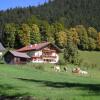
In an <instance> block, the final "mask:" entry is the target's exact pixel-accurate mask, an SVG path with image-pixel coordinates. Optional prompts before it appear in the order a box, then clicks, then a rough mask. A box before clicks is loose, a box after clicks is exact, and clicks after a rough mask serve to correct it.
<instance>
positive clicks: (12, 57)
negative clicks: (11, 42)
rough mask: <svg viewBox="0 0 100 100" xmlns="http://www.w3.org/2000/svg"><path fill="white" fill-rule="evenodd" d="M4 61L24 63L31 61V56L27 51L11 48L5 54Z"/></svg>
mask: <svg viewBox="0 0 100 100" xmlns="http://www.w3.org/2000/svg"><path fill="white" fill-rule="evenodd" d="M4 61H5V62H6V63H7V64H24V63H27V62H29V61H30V57H29V56H28V55H27V54H26V53H21V52H17V51H12V50H10V51H8V52H7V53H6V54H5V55H4Z"/></svg>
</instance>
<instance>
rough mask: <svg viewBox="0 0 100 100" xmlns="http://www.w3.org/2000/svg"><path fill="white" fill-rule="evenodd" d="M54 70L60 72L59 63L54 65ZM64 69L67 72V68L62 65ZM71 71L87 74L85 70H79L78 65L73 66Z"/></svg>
mask: <svg viewBox="0 0 100 100" xmlns="http://www.w3.org/2000/svg"><path fill="white" fill-rule="evenodd" d="M54 71H56V72H60V71H61V68H60V66H59V65H55V66H54ZM64 71H65V72H67V71H68V68H67V67H64ZM72 73H77V74H82V75H87V74H88V72H87V71H84V70H81V69H80V68H79V67H76V68H73V69H72Z"/></svg>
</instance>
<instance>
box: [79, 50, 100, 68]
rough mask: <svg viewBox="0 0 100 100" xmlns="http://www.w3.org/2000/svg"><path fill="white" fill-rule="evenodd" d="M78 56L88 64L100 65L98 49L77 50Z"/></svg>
mask: <svg viewBox="0 0 100 100" xmlns="http://www.w3.org/2000/svg"><path fill="white" fill-rule="evenodd" d="M79 55H80V58H82V59H83V60H84V62H85V63H88V64H96V65H97V66H98V67H99V66H100V52H99V51H98V52H97V51H79Z"/></svg>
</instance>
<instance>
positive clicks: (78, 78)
mask: <svg viewBox="0 0 100 100" xmlns="http://www.w3.org/2000/svg"><path fill="white" fill-rule="evenodd" d="M52 66H53V65H51V64H27V65H6V64H0V95H1V96H2V95H4V96H21V95H25V96H33V97H35V98H36V100H99V98H100V69H95V68H94V69H88V70H87V71H88V73H89V74H88V75H78V74H73V73H72V72H71V70H72V67H73V66H72V65H68V71H67V72H65V71H64V70H63V66H61V67H62V68H61V72H55V71H54V70H53V67H52ZM34 67H35V68H34ZM40 67H41V68H40Z"/></svg>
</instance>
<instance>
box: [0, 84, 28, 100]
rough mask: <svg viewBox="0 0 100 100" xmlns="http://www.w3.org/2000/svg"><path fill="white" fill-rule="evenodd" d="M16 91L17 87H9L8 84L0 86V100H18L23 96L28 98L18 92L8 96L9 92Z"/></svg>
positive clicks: (25, 94)
mask: <svg viewBox="0 0 100 100" xmlns="http://www.w3.org/2000/svg"><path fill="white" fill-rule="evenodd" d="M16 89H17V87H14V86H11V85H9V84H0V100H19V99H18V98H20V97H21V98H24V96H28V93H19V92H16V93H15V94H9V90H16ZM23 100H24V99H23ZM25 100H26V99H25ZM27 100H28V99H27Z"/></svg>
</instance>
